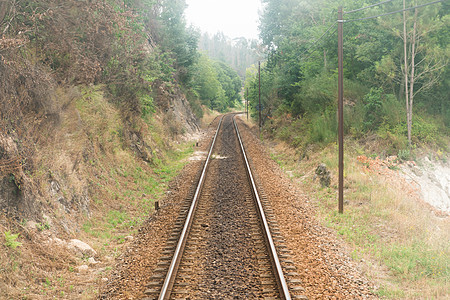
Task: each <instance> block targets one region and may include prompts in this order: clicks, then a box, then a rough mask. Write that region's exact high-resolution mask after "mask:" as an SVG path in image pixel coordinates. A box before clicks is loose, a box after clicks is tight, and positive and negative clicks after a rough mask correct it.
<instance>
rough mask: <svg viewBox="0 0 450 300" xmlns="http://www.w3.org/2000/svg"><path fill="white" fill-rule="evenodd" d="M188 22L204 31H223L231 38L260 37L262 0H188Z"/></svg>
mask: <svg viewBox="0 0 450 300" xmlns="http://www.w3.org/2000/svg"><path fill="white" fill-rule="evenodd" d="M186 3H187V5H188V8H187V9H186V10H185V15H186V20H187V23H188V24H192V25H194V26H195V27H197V28H199V29H200V30H201V31H202V32H208V33H210V34H215V33H217V32H219V31H221V32H223V33H224V34H225V35H226V36H228V37H230V38H236V37H242V36H243V37H246V38H252V39H257V38H258V20H259V16H258V11H260V10H261V2H260V0H186Z"/></svg>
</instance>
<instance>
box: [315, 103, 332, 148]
mask: <svg viewBox="0 0 450 300" xmlns="http://www.w3.org/2000/svg"><path fill="white" fill-rule="evenodd" d="M336 124H337V123H336V114H335V113H334V112H332V111H331V110H329V111H327V112H325V113H324V114H322V115H320V116H318V117H313V118H312V122H311V127H310V141H311V142H312V143H320V144H328V143H330V142H332V141H335V140H336V137H337V128H336Z"/></svg>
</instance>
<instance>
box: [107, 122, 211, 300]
mask: <svg viewBox="0 0 450 300" xmlns="http://www.w3.org/2000/svg"><path fill="white" fill-rule="evenodd" d="M218 121H219V119H218V118H217V119H215V120H214V121H212V122H211V125H210V126H209V128H208V130H207V132H205V134H204V135H203V137H202V138H201V139H200V140H199V142H198V144H197V145H198V146H197V147H196V148H197V149H196V151H198V152H200V153H201V152H204V151H207V149H208V147H209V143H210V141H211V138H212V135H213V134H214V133H215V129H216V128H217V125H218ZM202 166H203V160H198V159H195V160H190V162H189V163H188V164H187V165H186V166H185V167H184V169H183V171H182V172H181V174H180V175H178V176H177V177H176V178H175V179H174V180H173V181H172V182H171V183H170V186H169V189H168V191H167V192H166V197H165V198H164V199H163V201H162V202H161V208H160V209H159V210H158V211H157V212H156V213H155V214H153V215H152V216H150V217H149V219H148V220H147V221H146V222H145V223H144V225H143V226H142V227H141V228H140V229H139V234H138V235H137V236H136V237H135V239H134V241H133V242H132V244H130V246H129V247H128V248H127V249H126V251H124V253H123V254H122V255H121V256H120V257H118V258H117V260H116V266H115V267H114V272H113V276H112V278H111V279H110V280H109V281H108V282H106V283H105V284H104V285H103V286H102V287H101V288H100V296H99V299H142V298H144V297H145V294H144V291H145V289H146V284H148V282H149V278H150V277H151V276H152V274H153V270H155V269H157V263H158V259H159V257H160V256H161V253H162V252H163V248H164V246H165V244H166V241H167V239H168V238H169V237H170V233H171V232H172V229H173V226H174V224H175V221H176V218H177V217H178V215H179V211H180V209H181V206H182V204H183V202H184V200H185V199H186V197H188V196H189V194H190V193H191V188H192V184H193V183H194V181H195V178H196V177H197V176H198V174H199V172H200V171H201V168H202Z"/></svg>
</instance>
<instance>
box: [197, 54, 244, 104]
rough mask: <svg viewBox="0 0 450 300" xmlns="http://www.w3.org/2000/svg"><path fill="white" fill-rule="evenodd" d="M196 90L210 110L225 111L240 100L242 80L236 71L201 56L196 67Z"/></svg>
mask: <svg viewBox="0 0 450 300" xmlns="http://www.w3.org/2000/svg"><path fill="white" fill-rule="evenodd" d="M194 81H195V83H196V85H195V87H194V90H195V91H196V92H197V93H198V95H199V97H200V99H201V101H202V103H203V104H204V105H206V106H207V107H209V108H210V109H215V110H218V111H221V112H223V111H225V110H226V109H227V108H229V107H234V106H235V105H236V102H237V101H239V99H240V94H239V92H240V90H241V80H240V78H239V76H238V75H237V73H236V71H234V70H232V69H231V68H230V67H229V66H227V65H225V64H224V63H221V62H214V61H212V60H211V59H209V58H208V57H207V56H206V55H201V56H200V58H199V60H198V63H197V64H196V66H195V73H194Z"/></svg>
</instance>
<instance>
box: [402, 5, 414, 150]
mask: <svg viewBox="0 0 450 300" xmlns="http://www.w3.org/2000/svg"><path fill="white" fill-rule="evenodd" d="M403 9H406V0H403ZM407 41H408V37H407V33H406V11H403V55H404V63H405V66H404V69H403V75H404V77H405V100H406V125H407V128H408V145H409V146H411V126H410V124H411V120H412V118H411V115H410V109H409V86H408V74H409V72H408V49H407V48H408V42H407Z"/></svg>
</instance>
